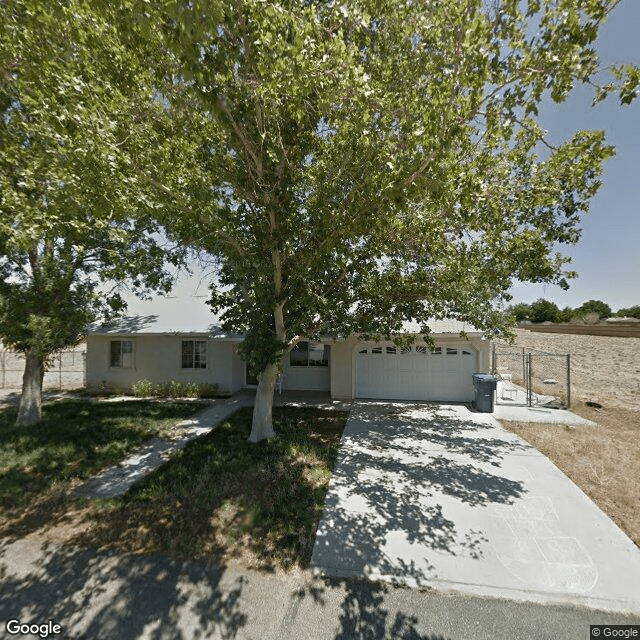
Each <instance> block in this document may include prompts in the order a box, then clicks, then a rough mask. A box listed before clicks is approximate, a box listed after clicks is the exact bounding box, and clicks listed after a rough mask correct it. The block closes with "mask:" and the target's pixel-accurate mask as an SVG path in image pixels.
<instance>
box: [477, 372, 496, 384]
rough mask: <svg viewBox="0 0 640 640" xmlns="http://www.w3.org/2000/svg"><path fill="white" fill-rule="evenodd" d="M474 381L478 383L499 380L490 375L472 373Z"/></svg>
mask: <svg viewBox="0 0 640 640" xmlns="http://www.w3.org/2000/svg"><path fill="white" fill-rule="evenodd" d="M471 375H472V376H473V379H474V380H476V381H477V382H497V381H498V378H496V376H492V375H491V374H490V373H472V374H471Z"/></svg>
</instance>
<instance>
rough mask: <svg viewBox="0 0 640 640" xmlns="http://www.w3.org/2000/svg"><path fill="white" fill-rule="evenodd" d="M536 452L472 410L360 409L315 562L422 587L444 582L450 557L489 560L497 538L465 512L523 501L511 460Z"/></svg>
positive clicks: (335, 571)
mask: <svg viewBox="0 0 640 640" xmlns="http://www.w3.org/2000/svg"><path fill="white" fill-rule="evenodd" d="M465 412H466V413H467V415H466V416H465ZM531 450H532V448H531V447H530V446H529V445H527V444H526V443H523V441H522V440H520V439H518V438H515V437H513V436H512V435H511V434H509V433H508V432H506V431H504V430H501V429H500V428H499V427H496V426H495V423H492V422H491V421H490V420H488V419H487V418H486V417H482V416H481V417H479V418H477V417H476V416H473V417H471V416H469V415H468V410H466V409H465V408H464V407H451V406H442V407H441V406H438V405H430V406H429V405H420V406H419V407H417V408H416V407H415V406H412V405H409V404H407V403H403V404H402V405H400V406H398V405H389V404H386V405H385V404H376V403H370V404H369V403H360V404H359V405H357V406H356V408H355V410H354V411H353V412H352V415H351V417H350V419H349V422H348V423H347V426H346V427H345V431H344V435H343V441H342V445H341V450H340V453H339V456H338V462H337V465H336V469H335V473H334V476H333V478H332V480H331V485H330V487H329V491H328V493H327V498H326V510H325V512H324V515H323V518H322V520H321V522H320V526H319V528H318V533H317V537H316V543H315V547H314V551H313V559H312V566H314V567H315V568H317V569H320V570H321V571H323V572H324V573H326V575H330V576H367V575H372V576H374V577H380V576H384V577H385V578H387V579H391V580H392V581H393V580H394V579H396V578H397V579H398V581H399V582H403V583H408V584H412V585H421V584H427V583H429V581H430V580H432V579H434V578H437V577H438V574H437V560H438V558H439V557H441V556H442V555H443V554H444V555H448V556H456V557H467V558H473V559H479V558H481V557H482V555H483V544H484V543H485V542H487V537H486V535H487V534H486V532H485V531H483V530H478V529H472V528H469V527H465V518H464V516H465V514H466V513H467V512H468V510H470V509H477V508H484V507H487V506H490V505H510V504H513V503H514V501H515V500H517V499H519V498H522V497H523V496H524V495H525V493H526V489H525V487H524V484H523V482H521V481H520V480H517V479H513V478H510V477H509V474H507V473H505V471H504V469H503V462H504V460H505V458H506V457H507V456H508V455H510V454H513V453H526V452H527V451H531Z"/></svg>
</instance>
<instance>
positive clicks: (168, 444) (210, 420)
mask: <svg viewBox="0 0 640 640" xmlns="http://www.w3.org/2000/svg"><path fill="white" fill-rule="evenodd" d="M125 399H126V400H129V399H130V398H128V397H126V398H125V397H117V398H110V399H108V400H104V401H103V402H118V401H120V400H125ZM254 400H255V391H254V390H252V389H245V390H243V391H241V392H239V393H237V394H235V395H234V396H233V397H231V398H228V399H225V400H214V401H212V405H211V406H210V407H208V408H206V409H204V410H202V411H201V412H199V413H198V414H197V415H195V416H193V417H192V418H188V419H187V420H183V421H182V422H179V423H178V424H176V425H175V426H174V428H173V430H174V432H175V433H176V435H175V437H173V438H171V439H168V438H153V439H151V440H150V441H149V442H147V443H145V444H144V445H142V446H140V447H138V448H137V449H135V450H134V451H133V452H132V453H131V454H130V455H129V456H128V457H127V458H126V459H125V460H123V461H122V462H120V463H119V464H117V465H115V466H113V467H109V468H108V469H105V470H104V471H102V472H101V473H99V474H98V475H96V476H94V477H93V478H91V479H90V480H88V481H87V482H85V483H84V484H82V485H80V486H79V487H76V488H75V489H74V490H73V492H72V493H73V495H76V496H79V497H83V498H94V499H95V498H103V499H105V498H116V497H118V496H121V495H124V494H125V493H126V492H127V491H128V490H129V489H130V488H131V487H132V486H133V485H134V484H135V483H136V482H138V481H139V480H141V479H142V478H144V476H146V475H147V474H149V473H151V472H152V471H153V470H154V469H156V468H158V467H159V466H160V465H162V464H164V463H165V462H166V461H167V460H168V459H169V457H170V455H171V453H173V452H174V451H176V450H178V449H182V448H183V447H185V446H186V445H187V443H189V442H191V440H193V439H194V438H198V437H200V436H203V435H205V434H207V433H209V432H210V431H211V430H212V429H213V428H214V427H215V426H216V425H217V424H219V423H220V422H222V421H223V420H225V419H226V418H228V417H229V416H230V415H231V414H232V413H235V412H236V411H237V410H238V409H241V408H242V407H250V406H252V405H253V403H254ZM273 404H274V406H290V407H315V408H318V409H326V410H336V411H349V409H350V408H351V403H346V402H338V401H334V400H331V398H329V396H328V394H326V393H322V392H318V393H314V392H285V393H282V394H276V395H275V397H274V403H273Z"/></svg>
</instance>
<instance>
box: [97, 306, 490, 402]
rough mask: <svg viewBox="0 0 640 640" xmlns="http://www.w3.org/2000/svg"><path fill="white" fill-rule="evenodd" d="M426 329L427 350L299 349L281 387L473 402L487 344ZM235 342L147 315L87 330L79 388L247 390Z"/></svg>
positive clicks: (318, 345) (449, 325)
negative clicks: (147, 385)
mask: <svg viewBox="0 0 640 640" xmlns="http://www.w3.org/2000/svg"><path fill="white" fill-rule="evenodd" d="M429 326H430V328H431V331H432V337H433V339H434V341H435V348H433V349H431V348H429V347H428V346H427V345H426V344H425V343H424V342H423V341H420V340H418V341H416V342H414V343H413V344H412V345H411V346H408V347H399V346H396V345H394V344H393V343H392V342H370V341H365V340H361V339H360V338H358V337H356V336H352V337H348V338H339V339H335V338H326V339H323V340H322V341H318V342H308V341H307V342H301V343H300V344H299V345H298V346H297V347H296V348H295V349H294V350H292V351H291V352H290V353H289V354H288V355H287V356H286V358H285V359H284V362H283V371H284V375H283V380H282V387H283V388H284V389H285V390H291V391H293V390H297V391H324V392H328V393H330V395H331V397H332V398H333V399H335V400H351V399H353V398H384V399H397V400H435V401H449V402H469V401H471V400H473V398H474V387H473V380H472V375H471V374H473V373H478V372H479V373H486V372H488V371H489V367H490V362H489V358H490V351H489V349H490V343H489V340H486V339H484V338H483V337H482V333H481V332H480V331H477V330H475V329H474V328H473V327H470V326H469V325H465V324H464V323H462V322H458V321H455V320H443V321H431V322H429ZM405 330H406V331H407V332H411V333H418V332H419V326H418V325H417V324H416V325H410V324H407V325H406V326H405ZM461 331H464V332H465V334H466V337H461V335H460V332H461ZM242 339H243V338H242V336H241V335H238V334H233V333H227V332H225V331H223V330H222V329H221V328H220V326H218V325H216V324H209V325H208V326H193V327H189V328H188V329H186V330H185V329H184V328H180V327H176V326H175V325H174V326H172V325H171V324H170V323H169V324H167V323H163V322H162V321H161V319H160V318H159V317H158V316H155V315H149V316H130V317H125V318H122V319H120V320H118V321H117V322H115V323H114V324H112V325H110V326H104V325H103V326H93V327H91V328H90V330H89V332H88V336H87V357H86V369H87V387H88V388H90V389H99V388H102V389H105V388H107V389H120V390H124V389H129V388H130V387H131V385H132V384H133V383H134V382H136V381H138V380H142V379H147V380H151V381H152V382H166V381H169V380H177V381H193V382H206V383H215V384H217V385H218V388H219V390H220V392H223V393H235V392H236V391H238V390H240V389H242V388H251V387H255V386H256V382H257V381H256V379H255V377H254V376H253V375H252V373H251V371H249V370H248V369H247V367H246V365H245V363H244V362H243V361H242V360H241V359H240V357H239V356H238V353H237V349H238V344H239V343H240V342H241V341H242Z"/></svg>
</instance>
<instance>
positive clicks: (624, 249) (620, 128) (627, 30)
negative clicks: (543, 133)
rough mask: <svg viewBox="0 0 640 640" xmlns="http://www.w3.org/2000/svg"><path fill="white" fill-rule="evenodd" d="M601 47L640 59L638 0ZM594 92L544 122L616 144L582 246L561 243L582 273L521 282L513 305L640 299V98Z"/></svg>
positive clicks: (547, 111)
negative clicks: (563, 281) (627, 101)
mask: <svg viewBox="0 0 640 640" xmlns="http://www.w3.org/2000/svg"><path fill="white" fill-rule="evenodd" d="M597 48H598V52H599V54H600V58H601V63H602V65H603V66H604V65H607V64H614V63H616V62H633V63H635V64H640V1H639V0H624V1H623V2H622V3H621V4H620V5H619V6H618V7H616V9H615V10H614V11H613V12H612V14H611V15H610V17H609V20H608V21H607V22H606V23H605V25H604V26H603V27H602V28H601V30H600V34H599V36H598V41H597ZM592 98H593V91H592V90H591V89H589V88H587V87H585V88H579V89H576V91H575V92H574V95H573V96H572V97H571V98H570V99H569V100H567V102H566V103H564V104H562V105H556V104H554V103H553V102H551V101H550V102H549V103H547V104H546V105H545V106H544V108H542V109H541V110H540V116H541V118H540V122H541V124H542V126H543V127H544V128H545V129H547V130H548V131H549V132H550V133H551V140H552V141H553V142H560V141H561V140H567V139H569V138H570V137H571V135H572V134H573V133H574V132H575V131H578V130H580V129H602V130H604V132H605V135H606V140H607V142H608V143H609V144H613V145H614V146H615V147H616V156H615V157H614V158H612V159H611V160H609V161H608V162H607V163H606V164H605V169H604V174H603V176H602V188H601V189H600V191H599V193H598V194H597V195H596V197H595V198H594V199H593V200H592V201H591V208H590V211H589V213H588V214H587V215H586V216H584V218H583V223H582V229H583V232H582V238H581V240H580V242H579V244H577V245H575V246H570V247H560V248H559V250H560V251H561V252H562V253H563V254H565V255H569V256H571V257H572V258H573V263H572V265H570V266H569V268H572V269H573V270H575V271H577V272H578V273H579V277H578V278H577V279H575V280H572V281H571V282H570V289H569V290H568V291H562V289H560V288H559V287H552V286H548V285H547V286H542V285H531V284H518V285H516V286H515V287H514V288H513V291H512V293H513V295H514V302H533V301H534V300H536V299H537V298H546V299H547V300H552V301H553V302H555V303H556V304H557V305H558V306H560V307H565V306H570V307H572V308H575V307H578V306H580V305H581V304H582V303H583V302H585V301H586V300H592V299H595V300H603V301H604V302H607V303H608V304H609V305H610V306H611V308H612V309H614V310H617V309H619V308H621V307H630V306H632V305H638V304H640V98H637V99H636V100H635V101H634V102H632V103H631V105H627V106H624V107H623V106H620V104H619V102H618V101H617V100H616V99H615V97H614V96H609V98H608V99H607V100H606V101H604V102H601V103H599V104H597V105H596V106H595V107H591V106H590V105H591V101H592Z"/></svg>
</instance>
